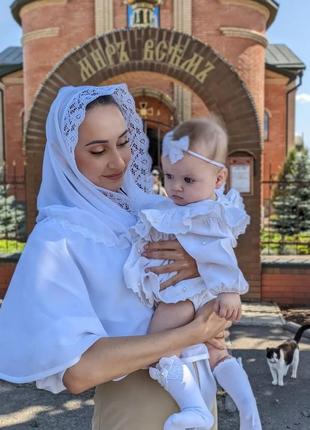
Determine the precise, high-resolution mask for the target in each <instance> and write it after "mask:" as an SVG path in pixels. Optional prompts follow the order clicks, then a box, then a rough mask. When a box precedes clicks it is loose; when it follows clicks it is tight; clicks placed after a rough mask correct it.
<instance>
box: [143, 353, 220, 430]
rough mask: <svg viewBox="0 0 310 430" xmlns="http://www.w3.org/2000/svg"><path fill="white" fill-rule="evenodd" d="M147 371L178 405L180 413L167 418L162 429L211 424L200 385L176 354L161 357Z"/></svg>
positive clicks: (168, 429)
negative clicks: (154, 365)
mask: <svg viewBox="0 0 310 430" xmlns="http://www.w3.org/2000/svg"><path fill="white" fill-rule="evenodd" d="M149 372H150V376H151V378H153V379H155V380H156V381H158V382H159V383H160V384H161V385H162V386H163V387H164V389H165V390H166V391H168V393H169V394H170V395H171V396H172V397H173V399H174V400H175V401H176V402H177V404H178V405H179V408H180V412H178V413H175V414H173V415H171V416H170V417H169V418H168V419H167V420H166V422H165V424H164V430H185V429H190V428H199V427H202V428H203V429H210V428H211V427H212V425H213V422H214V420H213V416H212V414H211V412H210V411H209V409H208V408H207V406H206V404H205V401H204V399H203V397H202V395H201V392H200V388H199V386H198V384H197V382H196V381H195V379H194V377H193V375H192V373H191V371H190V370H189V368H188V367H187V365H186V364H184V363H183V362H182V360H181V359H180V358H179V357H176V356H173V357H164V358H161V359H160V361H159V363H158V364H157V365H156V367H151V368H150V370H149Z"/></svg>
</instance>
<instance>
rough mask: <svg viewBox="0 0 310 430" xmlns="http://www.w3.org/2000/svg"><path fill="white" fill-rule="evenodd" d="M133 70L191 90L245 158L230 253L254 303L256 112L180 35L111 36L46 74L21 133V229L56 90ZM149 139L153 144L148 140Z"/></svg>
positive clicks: (237, 82) (31, 214)
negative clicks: (234, 252)
mask: <svg viewBox="0 0 310 430" xmlns="http://www.w3.org/2000/svg"><path fill="white" fill-rule="evenodd" d="M135 71H145V72H152V73H154V74H157V76H158V78H160V77H163V76H169V77H170V78H171V79H173V80H174V81H175V82H176V83H177V84H179V85H181V86H184V87H186V88H187V89H189V90H191V91H192V92H193V93H194V94H196V95H197V96H198V97H199V98H200V99H201V100H202V102H203V103H204V104H205V105H206V106H207V108H208V110H209V111H211V112H214V113H217V114H218V115H219V116H220V117H221V118H222V119H223V121H224V123H225V125H226V128H227V131H228V135H229V151H230V152H231V153H243V152H250V153H251V154H253V169H252V170H251V172H252V173H253V178H252V182H251V184H252V193H251V194H249V195H247V196H246V197H245V204H246V207H247V210H248V212H249V214H250V215H251V218H252V223H251V225H250V227H249V228H248V230H247V234H246V235H245V237H244V238H242V239H241V241H240V244H239V246H238V254H239V256H240V260H239V261H241V267H242V268H243V270H244V272H245V274H246V277H247V278H248V279H249V281H250V283H251V288H252V295H251V298H256V299H258V298H260V283H261V276H260V273H261V266H260V238H259V235H260V202H261V197H260V171H261V135H260V127H259V123H258V118H257V114H256V109H255V106H254V103H253V101H252V97H251V95H250V94H249V92H248V90H247V89H246V87H245V85H244V83H243V82H242V80H241V79H240V77H239V75H238V73H237V72H235V71H234V70H233V68H232V66H231V65H230V64H228V63H227V62H226V61H225V60H224V59H222V58H221V56H220V55H219V54H217V53H216V52H215V51H214V50H213V49H212V48H211V47H210V46H209V45H206V44H204V43H202V42H200V41H199V40H197V39H194V38H193V37H191V36H189V35H187V34H183V33H179V32H175V31H170V30H166V29H156V28H135V29H131V30H119V31H113V32H111V33H108V34H104V35H102V36H100V37H94V38H92V39H91V40H89V41H88V42H86V43H85V44H84V45H83V46H82V47H80V48H78V49H76V50H74V51H72V52H70V53H69V54H68V55H67V56H66V57H65V58H64V59H63V60H62V61H61V63H60V64H58V65H57V66H56V67H55V69H54V70H53V71H52V72H51V73H50V74H49V76H48V77H47V79H46V81H45V82H44V84H43V85H42V87H41V89H40V91H39V92H38V94H37V96H36V98H35V100H34V103H33V106H32V108H31V111H30V115H29V118H28V121H27V126H26V135H25V146H26V152H27V158H28V165H29V168H28V172H29V175H28V177H27V202H28V226H29V227H30V226H32V225H33V222H34V219H35V216H36V204H35V202H36V194H37V190H38V187H39V183H40V176H41V170H40V166H41V163H42V153H43V148H44V144H45V121H46V117H47V112H48V109H49V106H50V104H51V102H52V101H53V99H54V98H55V96H56V94H57V91H58V90H59V88H60V87H62V86H64V85H81V84H83V85H100V84H102V83H103V82H106V81H108V80H111V79H112V78H115V77H121V76H122V75H123V74H125V73H128V72H133V73H134V72H135ZM151 128H152V127H150V129H151ZM150 133H151V131H150ZM152 133H153V131H152ZM151 138H154V139H155V135H154V134H153V135H152V136H151ZM249 243H250V244H251V246H250V249H249V246H248V244H249Z"/></svg>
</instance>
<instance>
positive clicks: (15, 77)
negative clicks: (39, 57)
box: [2, 70, 24, 88]
mask: <svg viewBox="0 0 310 430" xmlns="http://www.w3.org/2000/svg"><path fill="white" fill-rule="evenodd" d="M2 82H3V86H4V87H3V88H5V85H23V84H24V78H23V71H22V70H18V71H17V72H13V73H10V74H8V75H6V76H3V78H2Z"/></svg>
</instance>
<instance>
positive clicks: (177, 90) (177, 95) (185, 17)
mask: <svg viewBox="0 0 310 430" xmlns="http://www.w3.org/2000/svg"><path fill="white" fill-rule="evenodd" d="M173 27H174V29H175V30H176V31H180V32H182V33H185V34H189V35H191V34H192V0H174V1H173ZM174 103H175V105H176V108H177V111H176V114H177V118H178V119H179V120H180V121H185V120H187V119H190V118H191V114H192V94H191V92H190V91H189V90H186V89H185V88H184V87H183V86H181V85H177V84H174Z"/></svg>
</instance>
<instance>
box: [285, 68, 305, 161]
mask: <svg viewBox="0 0 310 430" xmlns="http://www.w3.org/2000/svg"><path fill="white" fill-rule="evenodd" d="M298 77H299V83H298V84H297V85H295V87H293V88H291V89H290V90H288V92H287V93H286V139H285V155H287V151H288V121H289V118H288V96H289V94H290V93H291V92H292V91H295V90H297V88H299V87H300V86H301V85H302V77H303V72H300V73H299V75H298ZM292 80H293V79H292ZM292 80H291V81H290V82H289V84H290V83H291V82H292ZM295 112H296V111H295Z"/></svg>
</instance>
